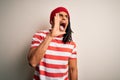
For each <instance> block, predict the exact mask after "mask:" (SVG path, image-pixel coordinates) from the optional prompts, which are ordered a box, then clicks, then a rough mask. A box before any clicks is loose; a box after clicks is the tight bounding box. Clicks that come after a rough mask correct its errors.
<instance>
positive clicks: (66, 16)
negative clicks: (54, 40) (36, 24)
mask: <svg viewBox="0 0 120 80" xmlns="http://www.w3.org/2000/svg"><path fill="white" fill-rule="evenodd" d="M59 15H60V16H63V14H61V13H59ZM65 16H66V17H68V15H67V14H66V15H65Z"/></svg>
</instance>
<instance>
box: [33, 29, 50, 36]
mask: <svg viewBox="0 0 120 80" xmlns="http://www.w3.org/2000/svg"><path fill="white" fill-rule="evenodd" d="M48 33H49V30H39V31H37V32H35V33H34V36H42V37H45V36H46V34H48Z"/></svg>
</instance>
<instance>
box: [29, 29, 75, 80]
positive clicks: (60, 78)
mask: <svg viewBox="0 0 120 80" xmlns="http://www.w3.org/2000/svg"><path fill="white" fill-rule="evenodd" d="M48 33H49V30H43V31H40V32H37V33H35V34H34V35H33V38H32V43H31V48H37V47H38V46H39V45H40V44H41V43H42V41H43V40H44V39H45V37H46V35H47V34H48ZM62 39H63V37H55V38H54V39H53V40H52V41H51V42H50V44H49V46H48V49H47V50H46V52H45V54H44V57H43V58H42V60H41V61H40V63H39V65H38V66H37V67H36V69H35V74H34V77H33V80H68V60H69V59H76V45H75V43H74V42H73V41H71V42H69V43H66V44H64V43H63V42H62Z"/></svg>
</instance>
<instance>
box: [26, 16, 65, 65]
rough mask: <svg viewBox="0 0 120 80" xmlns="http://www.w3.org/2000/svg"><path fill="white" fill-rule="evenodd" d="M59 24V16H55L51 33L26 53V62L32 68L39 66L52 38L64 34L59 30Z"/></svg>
mask: <svg viewBox="0 0 120 80" xmlns="http://www.w3.org/2000/svg"><path fill="white" fill-rule="evenodd" d="M59 24H60V18H59V14H56V16H55V17H54V24H53V25H52V26H53V28H52V31H51V32H50V33H49V34H48V35H47V36H46V38H45V40H44V41H43V42H42V43H41V44H40V45H39V46H38V47H37V48H31V49H30V51H29V53H28V61H29V64H30V65H31V66H32V67H36V66H37V65H38V64H39V62H40V60H41V59H42V58H43V56H44V54H45V51H46V50H47V48H48V46H49V44H50V42H51V40H52V39H53V37H55V36H59V35H62V34H65V31H60V30H59Z"/></svg>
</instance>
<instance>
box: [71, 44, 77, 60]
mask: <svg viewBox="0 0 120 80" xmlns="http://www.w3.org/2000/svg"><path fill="white" fill-rule="evenodd" d="M70 59H77V49H76V44H75V43H74V48H73V49H72V54H71V56H70Z"/></svg>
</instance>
